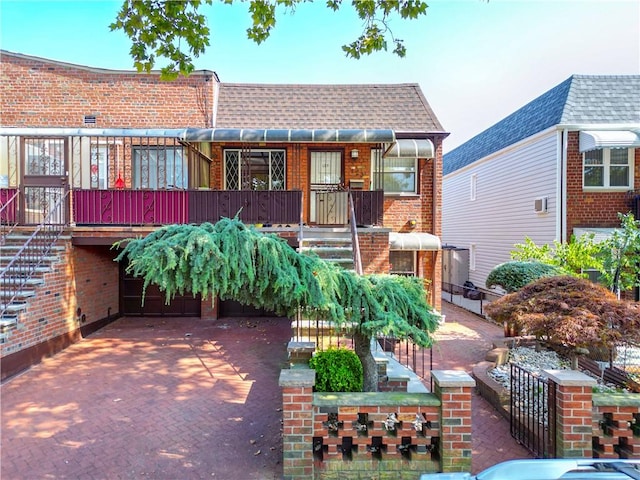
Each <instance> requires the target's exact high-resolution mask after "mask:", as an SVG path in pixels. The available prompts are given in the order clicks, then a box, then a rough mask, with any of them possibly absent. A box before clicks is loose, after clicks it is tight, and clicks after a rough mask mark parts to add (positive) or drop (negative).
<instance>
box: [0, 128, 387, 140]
mask: <svg viewBox="0 0 640 480" xmlns="http://www.w3.org/2000/svg"><path fill="white" fill-rule="evenodd" d="M0 135H21V136H57V137H62V136H64V137H69V136H85V137H150V138H152V137H153V138H177V139H180V140H185V141H190V142H247V143H268V142H278V143H317V142H327V143H390V142H395V140H396V135H395V132H394V131H393V130H390V129H382V130H367V129H271V128H261V129H247V128H170V129H163V128H149V129H144V128H55V127H54V128H48V127H36V128H26V127H0Z"/></svg>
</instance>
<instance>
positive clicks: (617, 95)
mask: <svg viewBox="0 0 640 480" xmlns="http://www.w3.org/2000/svg"><path fill="white" fill-rule="evenodd" d="M607 123H640V75H573V76H571V77H569V78H568V79H567V80H565V81H564V82H562V83H561V84H559V85H557V86H555V87H553V88H552V89H551V90H549V91H548V92H546V93H543V94H542V95H540V96H539V97H538V98H536V99H535V100H533V101H531V102H530V103H528V104H527V105H525V106H524V107H522V108H520V109H519V110H516V111H515V112H514V113H512V114H511V115H509V116H508V117H506V118H504V119H502V120H500V121H499V122H498V123H496V124H495V125H493V126H492V127H490V128H488V129H487V130H485V131H483V132H482V133H480V134H478V135H476V136H475V137H473V138H472V139H471V140H469V141H467V142H465V143H463V144H462V145H460V146H459V147H458V148H456V149H454V150H452V151H451V152H449V153H447V154H446V155H444V157H443V174H444V175H446V174H448V173H451V172H454V171H456V170H458V169H460V168H462V167H465V166H466V165H469V164H471V163H473V162H475V161H476V160H480V159H481V158H484V157H486V156H487V155H491V154H492V153H494V152H497V151H499V150H502V149H503V148H506V147H508V146H509V145H513V144H514V143H516V142H519V141H520V140H524V139H525V138H527V137H530V136H532V135H535V134H536V133H538V132H541V131H543V130H545V129H547V128H550V127H553V126H554V125H576V124H607Z"/></svg>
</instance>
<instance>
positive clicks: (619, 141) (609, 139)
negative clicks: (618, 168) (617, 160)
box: [580, 129, 640, 152]
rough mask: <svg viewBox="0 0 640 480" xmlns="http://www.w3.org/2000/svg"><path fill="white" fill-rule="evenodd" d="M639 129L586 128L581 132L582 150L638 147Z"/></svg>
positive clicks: (639, 142) (639, 144) (639, 140)
mask: <svg viewBox="0 0 640 480" xmlns="http://www.w3.org/2000/svg"><path fill="white" fill-rule="evenodd" d="M638 147H640V129H638V130H584V131H581V132H580V152H587V151H589V150H595V149H596V148H638Z"/></svg>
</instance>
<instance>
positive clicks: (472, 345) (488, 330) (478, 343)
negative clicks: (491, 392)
mask: <svg viewBox="0 0 640 480" xmlns="http://www.w3.org/2000/svg"><path fill="white" fill-rule="evenodd" d="M442 313H444V314H445V315H446V322H445V323H444V324H443V325H442V326H441V327H440V328H439V329H438V331H437V332H436V338H437V343H436V345H435V346H434V347H433V368H434V370H464V371H466V372H467V373H469V374H471V371H472V369H473V366H474V365H475V364H476V363H478V362H480V361H482V360H484V358H485V355H486V353H487V352H488V351H489V350H491V348H492V347H493V340H495V339H497V338H500V337H504V332H503V329H502V328H501V327H499V326H497V325H495V324H493V323H491V322H488V321H486V320H484V319H482V318H481V317H479V316H478V315H476V314H474V313H471V312H469V311H467V310H465V309H463V308H460V307H458V306H456V305H453V304H450V303H446V302H443V305H442ZM471 408H472V412H471V415H472V418H471V422H472V440H473V455H472V457H471V468H472V472H473V473H479V472H481V471H482V470H484V469H485V468H487V467H490V466H491V465H495V464H496V463H499V462H502V461H505V460H514V459H518V458H532V456H531V454H530V453H529V451H528V450H527V449H525V448H524V447H522V446H521V445H519V444H518V443H516V441H515V440H514V439H513V438H512V437H511V433H510V430H509V421H508V420H507V419H505V418H504V417H503V416H501V415H500V414H499V413H498V412H497V411H496V410H495V409H494V408H493V406H492V405H491V404H490V403H489V402H487V401H486V400H485V399H484V398H482V397H481V396H480V395H478V394H477V392H475V391H474V393H473V397H472V399H471Z"/></svg>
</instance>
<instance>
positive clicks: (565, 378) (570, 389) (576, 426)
mask: <svg viewBox="0 0 640 480" xmlns="http://www.w3.org/2000/svg"><path fill="white" fill-rule="evenodd" d="M545 373H546V374H547V375H548V377H549V380H551V381H552V382H554V383H555V384H556V387H557V388H556V456H557V458H591V457H592V456H593V446H592V437H593V399H592V389H593V386H594V385H595V384H596V383H597V382H596V381H595V380H594V379H593V378H591V377H589V376H588V375H585V374H584V373H582V372H577V371H575V370H548V371H545Z"/></svg>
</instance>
